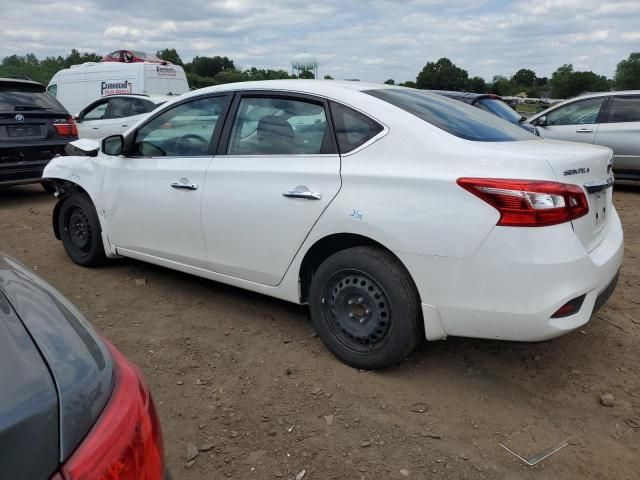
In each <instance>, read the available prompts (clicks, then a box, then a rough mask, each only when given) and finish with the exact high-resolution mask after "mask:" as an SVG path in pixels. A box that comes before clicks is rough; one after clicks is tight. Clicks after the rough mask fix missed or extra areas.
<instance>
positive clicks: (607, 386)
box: [0, 186, 640, 480]
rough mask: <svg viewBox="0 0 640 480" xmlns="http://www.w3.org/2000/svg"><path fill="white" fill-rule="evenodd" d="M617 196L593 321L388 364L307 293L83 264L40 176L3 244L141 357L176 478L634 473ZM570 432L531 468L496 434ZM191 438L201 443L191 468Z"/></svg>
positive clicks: (525, 436) (632, 279) (628, 266)
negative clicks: (327, 343) (332, 325)
mask: <svg viewBox="0 0 640 480" xmlns="http://www.w3.org/2000/svg"><path fill="white" fill-rule="evenodd" d="M615 202H616V206H617V208H618V211H619V213H620V215H621V217H622V220H623V223H624V228H625V234H626V251H625V262H624V266H623V269H622V276H621V281H620V284H619V286H618V289H617V290H616V292H615V294H614V296H613V297H612V298H611V300H610V301H609V303H608V304H607V305H606V306H605V307H604V308H603V310H601V312H600V313H599V314H598V316H596V317H594V318H593V319H592V320H591V322H590V323H589V324H588V325H586V326H585V327H584V328H583V329H581V330H580V331H577V332H574V333H572V334H569V335H566V336H564V337H562V338H559V339H556V340H553V341H550V342H545V343H538V344H517V343H506V342H493V341H480V340H468V339H449V340H447V341H445V342H437V343H432V344H427V343H426V342H425V344H424V345H423V346H422V347H421V348H419V349H418V351H416V352H415V353H414V354H413V355H412V356H411V357H410V358H409V359H407V361H405V362H404V363H403V364H401V365H399V366H398V367H396V368H395V369H392V370H388V371H384V372H379V373H372V372H360V371H358V370H354V369H352V368H350V367H347V366H345V365H343V364H341V363H339V362H338V361H337V360H335V359H334V358H333V357H332V356H331V355H330V354H329V353H328V352H327V351H326V350H325V348H324V347H323V345H322V344H321V342H320V340H319V339H318V338H317V337H315V335H314V333H313V329H312V327H311V326H310V324H309V321H308V315H307V313H306V311H305V310H304V309H302V308H301V307H297V306H295V305H290V304H287V303H284V302H280V301H277V300H273V299H270V298H267V297H263V296H260V295H256V294H252V293H249V292H245V291H242V290H238V289H235V288H231V287H226V286H224V285H220V284H216V283H214V282H210V281H205V280H201V279H198V278H195V277H191V276H188V275H183V274H180V273H177V272H174V271H171V270H166V269H163V268H159V267H154V266H151V265H147V264H144V263H140V262H136V261H132V260H122V261H116V262H112V263H111V264H109V265H108V266H106V267H104V268H100V269H97V270H90V269H84V268H81V267H78V266H76V265H75V264H73V263H72V262H71V261H70V260H69V259H68V258H67V256H66V254H65V253H64V251H63V249H62V246H61V244H60V243H59V242H58V241H57V240H56V239H55V238H54V236H53V233H52V230H51V228H50V224H51V220H50V218H51V210H52V208H53V205H54V199H53V198H52V197H50V196H48V195H46V194H44V193H43V192H41V189H40V188H39V186H32V187H19V188H13V189H6V190H0V250H3V251H5V252H7V253H9V254H11V255H13V256H15V257H16V258H18V259H20V260H21V261H23V262H24V263H25V264H26V265H28V266H30V267H32V268H36V267H37V270H38V273H39V274H40V275H42V276H43V277H44V278H45V279H47V280H48V281H49V282H51V283H52V284H53V285H54V286H55V287H57V288H58V289H59V290H60V291H61V292H62V293H64V294H65V295H66V296H67V297H69V299H71V300H72V301H73V302H74V303H75V304H76V305H77V306H78V307H79V308H81V309H82V310H83V311H84V312H85V314H86V316H87V317H88V318H89V319H90V320H91V321H92V322H93V324H94V325H95V326H96V327H97V328H98V329H99V330H101V331H102V332H103V333H104V334H106V335H107V336H108V337H109V338H110V339H111V340H112V341H113V343H114V344H115V345H117V346H118V347H119V348H120V349H121V350H122V351H123V352H124V353H125V354H126V355H128V356H129V357H130V358H131V359H133V360H135V361H136V362H137V363H138V364H139V365H140V366H141V367H142V369H143V370H144V373H145V375H146V377H147V379H148V381H149V383H150V385H151V389H152V391H153V394H154V396H155V399H156V402H157V404H158V407H159V411H160V416H161V420H162V424H163V429H164V437H165V444H166V445H165V446H166V454H167V461H168V465H169V467H170V468H171V470H172V472H173V474H174V477H175V478H176V480H178V479H187V480H190V479H192V480H200V479H202V480H203V479H208V480H211V479H222V478H235V479H273V478H284V479H289V478H296V476H298V478H302V476H301V472H303V471H305V472H306V473H305V474H304V478H305V479H307V480H316V479H393V478H413V479H426V478H438V479H445V478H446V479H449V478H451V479H458V478H468V479H471V478H474V479H475V478H496V479H519V478H524V479H533V478H536V479H564V478H580V479H582V478H585V479H586V478H589V479H605V478H606V479H613V478H615V479H637V478H638V475H640V474H639V473H638V472H640V428H639V427H640V367H639V365H638V359H639V358H640V355H639V354H638V340H639V339H640V296H639V295H638V294H639V292H640V288H639V286H640V225H639V224H640V188H638V187H631V186H630V187H621V188H618V189H617V191H616V194H615ZM142 278H144V279H146V281H147V283H146V285H138V283H139V282H136V279H142ZM606 393H611V394H612V395H613V396H614V399H615V400H614V406H613V407H605V406H603V405H601V403H600V398H601V396H602V395H604V394H606ZM518 432H523V433H521V434H519V435H516V434H517V433H518ZM514 435H515V436H514ZM565 440H568V443H569V445H568V446H567V447H566V448H564V449H563V450H561V451H560V452H558V453H557V454H555V455H553V456H551V457H550V458H548V459H546V460H544V461H543V462H541V463H540V464H538V465H536V466H534V467H527V466H524V465H523V464H522V462H520V461H519V460H516V459H515V458H514V457H513V456H512V455H511V454H509V453H508V452H507V451H506V450H504V449H503V448H502V447H500V446H499V442H503V443H505V444H506V445H507V446H509V447H511V448H512V449H513V450H514V451H518V452H521V453H525V454H527V455H532V454H535V453H539V452H540V451H542V450H544V449H546V448H548V447H554V446H557V445H561V444H562V442H563V441H565ZM189 444H192V446H191V447H190V448H191V449H193V448H194V446H197V447H199V448H200V449H201V450H203V451H200V453H199V455H198V457H197V458H196V459H195V462H191V463H188V464H187V450H188V447H189Z"/></svg>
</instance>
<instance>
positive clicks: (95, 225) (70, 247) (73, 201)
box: [58, 193, 106, 267]
mask: <svg viewBox="0 0 640 480" xmlns="http://www.w3.org/2000/svg"><path fill="white" fill-rule="evenodd" d="M63 202H64V203H63V204H62V205H61V207H60V212H59V214H58V228H59V231H60V237H61V239H62V245H63V246H64V249H65V251H66V252H67V255H69V257H71V260H73V261H74V262H75V263H77V264H78V265H82V266H83V267H95V266H98V265H101V264H103V263H104V262H105V260H106V256H105V253H104V245H103V244H102V229H101V228H100V221H99V220H98V214H97V213H96V209H95V207H94V206H93V203H92V202H91V200H90V199H89V197H88V196H86V195H84V194H80V193H77V194H74V195H72V196H71V197H69V198H67V199H65V200H63Z"/></svg>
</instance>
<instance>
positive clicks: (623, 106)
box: [607, 95, 640, 123]
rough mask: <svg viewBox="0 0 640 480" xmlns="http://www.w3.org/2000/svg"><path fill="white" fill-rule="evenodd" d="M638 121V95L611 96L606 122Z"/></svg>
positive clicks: (639, 112)
mask: <svg viewBox="0 0 640 480" xmlns="http://www.w3.org/2000/svg"><path fill="white" fill-rule="evenodd" d="M625 122H640V95H625V96H618V95H616V96H614V97H612V98H611V104H610V106H609V115H608V118H607V123H625Z"/></svg>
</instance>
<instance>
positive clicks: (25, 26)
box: [0, 0, 640, 82]
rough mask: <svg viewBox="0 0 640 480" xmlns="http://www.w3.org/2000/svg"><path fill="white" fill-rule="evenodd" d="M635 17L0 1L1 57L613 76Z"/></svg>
mask: <svg viewBox="0 0 640 480" xmlns="http://www.w3.org/2000/svg"><path fill="white" fill-rule="evenodd" d="M638 25H640V1H638V0H633V1H627V0H610V1H606V2H605V1H595V0H533V1H531V0H526V1H524V0H523V1H520V0H513V1H498V0H446V1H445V0H406V1H398V0H369V1H355V0H326V1H316V2H308V1H304V0H270V1H262V0H103V1H98V0H96V1H91V0H73V1H72V2H69V1H68V0H20V1H18V0H1V2H0V57H4V56H7V55H12V54H14V53H15V54H25V53H29V52H33V53H35V54H36V55H37V56H40V57H43V56H46V55H59V54H65V53H67V52H68V51H69V50H70V49H71V48H78V49H80V50H82V51H91V52H97V53H100V54H104V53H108V52H109V51H112V50H115V49H118V48H134V49H138V50H144V51H148V52H152V53H153V52H155V51H156V50H158V49H162V48H165V47H173V48H176V49H177V50H178V52H179V53H180V55H181V56H182V58H183V59H184V60H189V59H191V58H192V57H193V56H195V55H226V56H228V57H230V58H232V59H233V60H234V61H235V62H236V65H238V66H240V67H242V68H248V67H251V66H256V67H263V68H283V69H287V70H290V61H291V58H292V57H293V56H294V55H295V54H296V53H299V52H302V51H307V52H310V53H313V54H314V55H315V56H316V57H317V59H318V61H319V62H320V74H321V75H325V74H329V75H332V76H333V77H335V78H360V79H361V80H367V81H378V82H381V81H384V80H386V79H388V78H393V79H395V80H396V81H404V80H415V77H416V75H417V73H418V72H419V71H420V70H421V69H422V67H423V66H424V65H425V63H426V62H428V61H433V60H437V59H438V58H440V57H442V56H446V57H449V58H450V59H451V60H452V61H453V62H454V63H456V64H457V65H458V66H460V67H463V68H465V69H466V70H467V71H468V72H469V74H470V75H471V76H473V75H479V76H482V77H484V78H486V79H487V80H490V79H491V78H492V77H493V75H496V74H499V75H505V76H511V75H512V74H513V73H514V72H515V71H517V70H518V69H519V68H531V69H533V70H534V71H535V72H536V73H537V74H538V75H539V76H550V75H551V73H552V72H553V71H554V70H555V69H556V68H557V67H559V66H560V65H562V64H563V63H572V64H573V65H574V68H576V69H579V70H582V69H586V70H593V71H595V72H596V73H599V74H604V75H607V76H611V75H613V72H614V70H615V66H616V64H617V63H618V62H619V61H620V60H622V59H624V58H626V57H627V56H628V55H629V53H631V52H633V51H640V29H639V28H638Z"/></svg>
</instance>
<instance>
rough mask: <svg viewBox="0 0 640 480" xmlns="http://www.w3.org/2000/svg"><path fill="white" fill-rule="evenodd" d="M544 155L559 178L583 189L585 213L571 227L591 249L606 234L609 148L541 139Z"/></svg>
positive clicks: (609, 200)
mask: <svg viewBox="0 0 640 480" xmlns="http://www.w3.org/2000/svg"><path fill="white" fill-rule="evenodd" d="M540 143H541V144H546V145H547V146H548V153H547V154H546V155H545V158H546V160H547V162H548V163H549V165H551V168H552V169H553V171H554V172H555V174H556V177H557V179H558V181H559V182H562V183H568V184H572V185H578V186H580V187H582V188H583V189H584V190H585V194H586V195H587V200H588V202H589V213H587V214H586V215H584V216H582V217H580V218H577V219H575V220H573V221H572V224H573V230H574V231H575V233H576V236H577V237H578V238H579V239H580V242H581V243H582V245H583V246H584V248H585V249H586V250H587V251H588V252H591V251H592V250H593V249H595V248H596V247H597V246H598V245H600V242H602V240H603V239H604V237H605V235H606V229H607V225H608V224H609V218H610V216H611V211H612V205H613V188H612V187H613V174H612V171H611V166H612V163H611V158H612V155H613V152H612V151H611V150H610V149H609V148H605V147H598V146H593V145H583V144H580V143H573V142H560V141H555V140H543V141H541V142H540Z"/></svg>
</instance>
